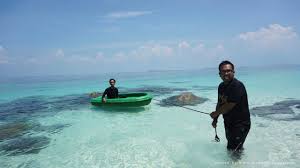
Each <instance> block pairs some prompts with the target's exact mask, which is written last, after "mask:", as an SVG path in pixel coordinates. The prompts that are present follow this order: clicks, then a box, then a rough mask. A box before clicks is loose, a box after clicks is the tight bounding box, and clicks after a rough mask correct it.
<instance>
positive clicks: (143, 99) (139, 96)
mask: <svg viewBox="0 0 300 168" xmlns="http://www.w3.org/2000/svg"><path fill="white" fill-rule="evenodd" d="M151 100H152V95H150V94H148V93H127V94H119V97H118V98H114V99H106V102H105V103H104V102H102V97H101V96H99V97H96V98H92V99H91V104H92V105H95V106H116V107H140V106H146V105H148V104H150V102H151Z"/></svg>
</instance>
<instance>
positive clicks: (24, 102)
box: [0, 94, 90, 121]
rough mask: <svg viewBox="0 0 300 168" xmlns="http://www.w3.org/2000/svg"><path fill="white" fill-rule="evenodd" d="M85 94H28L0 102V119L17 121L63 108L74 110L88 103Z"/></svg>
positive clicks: (52, 112) (53, 112)
mask: <svg viewBox="0 0 300 168" xmlns="http://www.w3.org/2000/svg"><path fill="white" fill-rule="evenodd" d="M89 100H90V98H89V97H88V95H86V94H79V95H66V96H59V97H46V96H29V97H24V98H20V99H16V100H13V101H10V102H7V103H2V104H0V120H4V121H18V120H26V119H32V118H34V117H36V116H38V117H41V116H44V115H49V114H52V115H53V114H55V113H56V112H59V111H63V110H75V109H80V108H82V107H84V105H86V106H87V105H89Z"/></svg>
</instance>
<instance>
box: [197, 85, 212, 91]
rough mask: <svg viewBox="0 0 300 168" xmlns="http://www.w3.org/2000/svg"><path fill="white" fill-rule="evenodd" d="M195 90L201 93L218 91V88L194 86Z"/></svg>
mask: <svg viewBox="0 0 300 168" xmlns="http://www.w3.org/2000/svg"><path fill="white" fill-rule="evenodd" d="M192 88H193V89H195V90H200V91H210V90H217V89H218V87H217V86H199V85H194V86H192Z"/></svg>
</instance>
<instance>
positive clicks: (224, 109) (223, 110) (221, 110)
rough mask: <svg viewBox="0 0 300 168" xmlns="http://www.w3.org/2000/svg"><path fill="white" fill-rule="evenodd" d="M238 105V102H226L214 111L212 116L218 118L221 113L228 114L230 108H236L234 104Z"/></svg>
mask: <svg viewBox="0 0 300 168" xmlns="http://www.w3.org/2000/svg"><path fill="white" fill-rule="evenodd" d="M235 105H236V103H230V102H229V103H228V102H227V103H224V104H223V105H222V106H221V107H220V108H218V109H217V110H216V111H215V112H212V113H211V114H210V116H211V117H212V118H213V119H215V118H216V119H218V118H217V117H219V115H221V114H226V113H228V112H229V111H230V110H232V109H233V108H234V106H235Z"/></svg>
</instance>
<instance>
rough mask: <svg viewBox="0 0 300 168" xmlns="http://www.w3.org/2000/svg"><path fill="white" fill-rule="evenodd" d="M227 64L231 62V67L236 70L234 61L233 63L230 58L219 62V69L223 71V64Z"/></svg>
mask: <svg viewBox="0 0 300 168" xmlns="http://www.w3.org/2000/svg"><path fill="white" fill-rule="evenodd" d="M227 64H230V65H231V67H232V70H234V65H233V63H231V62H230V61H228V60H225V61H222V62H221V63H220V64H219V71H221V67H222V66H223V65H227Z"/></svg>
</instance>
